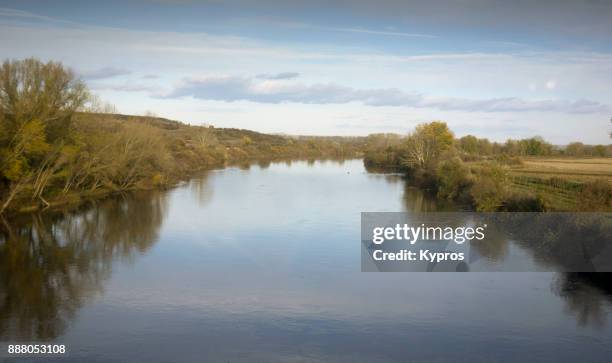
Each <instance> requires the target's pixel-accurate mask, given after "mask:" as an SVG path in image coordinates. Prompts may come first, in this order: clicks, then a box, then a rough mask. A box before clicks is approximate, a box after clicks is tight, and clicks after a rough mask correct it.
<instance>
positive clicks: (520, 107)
mask: <svg viewBox="0 0 612 363" xmlns="http://www.w3.org/2000/svg"><path fill="white" fill-rule="evenodd" d="M280 79H281V80H278V79H274V78H273V79H268V78H264V79H262V78H261V77H254V78H248V77H232V76H223V77H205V78H187V79H184V80H183V81H182V82H181V83H180V84H178V85H177V86H176V87H175V88H174V89H173V90H172V91H170V92H168V93H167V94H165V95H163V96H161V97H163V98H180V97H193V98H196V99H203V100H214V101H227V102H233V101H251V102H259V103H286V102H293V103H303V104H344V103H349V102H360V103H362V104H364V105H368V106H406V107H415V108H432V109H438V110H443V111H468V112H530V111H533V112H561V113H573V114H583V113H608V112H612V108H611V107H610V106H609V105H606V104H602V103H599V102H596V101H589V100H527V99H521V98H517V97H505V98H491V99H481V100H476V99H465V98H452V97H431V96H424V95H422V94H419V93H408V92H405V91H402V90H399V89H397V88H378V89H376V88H374V89H357V88H352V87H346V86H341V85H337V84H334V83H326V84H311V85H307V84H302V83H295V82H286V81H284V79H283V78H280Z"/></svg>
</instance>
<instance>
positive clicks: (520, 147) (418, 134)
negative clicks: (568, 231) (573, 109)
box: [364, 121, 612, 211]
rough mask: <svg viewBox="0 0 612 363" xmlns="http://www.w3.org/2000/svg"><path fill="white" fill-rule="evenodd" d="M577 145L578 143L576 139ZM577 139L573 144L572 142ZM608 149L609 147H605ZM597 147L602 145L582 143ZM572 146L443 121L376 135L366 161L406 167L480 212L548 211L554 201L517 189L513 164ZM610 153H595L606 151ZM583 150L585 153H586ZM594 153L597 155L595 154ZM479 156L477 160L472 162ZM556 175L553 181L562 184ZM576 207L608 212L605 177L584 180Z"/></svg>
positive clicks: (419, 180) (423, 182)
mask: <svg viewBox="0 0 612 363" xmlns="http://www.w3.org/2000/svg"><path fill="white" fill-rule="evenodd" d="M574 144H575V143H574ZM571 145H573V144H570V146H571ZM605 148H606V150H609V148H610V147H609V146H607V147H605ZM585 149H588V150H599V151H601V150H600V149H601V148H600V147H599V146H594V147H592V148H583V149H582V150H583V151H584V150H585ZM574 152H575V149H574V148H573V147H571V148H569V150H568V147H566V148H563V149H560V148H555V147H553V146H552V145H551V144H550V143H547V142H546V141H544V140H543V139H541V138H539V137H534V138H529V139H523V140H508V141H507V142H506V143H504V144H500V143H494V142H490V141H489V140H487V139H479V138H476V137H474V136H465V137H462V138H459V139H456V138H455V137H454V134H453V133H452V132H451V131H450V130H449V128H448V126H447V125H446V123H444V122H439V121H435V122H431V123H427V124H421V125H418V126H417V127H416V128H415V130H414V131H413V132H412V133H410V134H409V135H407V136H400V135H397V134H375V135H370V136H369V137H368V139H367V146H366V153H365V157H364V163H365V165H366V167H368V168H370V169H373V170H385V171H386V170H393V171H399V172H404V173H406V174H407V175H408V176H409V180H410V181H412V182H413V183H415V184H417V185H419V186H421V187H426V188H429V189H432V190H435V191H436V192H437V194H438V196H439V197H441V198H447V199H451V200H456V201H459V202H461V203H464V204H467V205H471V206H472V207H473V208H475V209H477V210H480V211H545V210H550V209H551V206H550V205H547V203H546V202H545V201H544V199H543V198H542V195H539V194H538V193H537V192H529V193H528V192H518V191H516V188H513V181H512V176H511V174H510V170H509V165H514V164H520V163H521V159H520V157H521V156H541V155H553V154H557V155H570V153H574ZM607 152H608V151H606V153H603V154H597V155H596V156H605V155H607ZM583 155H584V154H583ZM594 156H595V155H594ZM474 160H478V161H479V163H476V164H474V163H468V162H469V161H474ZM557 179H558V178H555V179H554V180H552V179H551V181H554V182H555V184H558V183H559V181H558V180H557ZM575 189H578V190H575V191H574V192H575V195H576V198H575V199H576V201H577V205H576V207H575V209H577V210H589V211H609V210H611V209H612V204H611V203H612V188H611V187H610V184H609V183H608V181H607V180H605V179H597V180H594V181H590V182H585V183H582V184H580V185H579V186H578V187H577V188H575Z"/></svg>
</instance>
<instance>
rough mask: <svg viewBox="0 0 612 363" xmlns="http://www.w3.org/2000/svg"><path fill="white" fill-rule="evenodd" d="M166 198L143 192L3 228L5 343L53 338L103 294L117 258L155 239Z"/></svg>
mask: <svg viewBox="0 0 612 363" xmlns="http://www.w3.org/2000/svg"><path fill="white" fill-rule="evenodd" d="M165 209H166V201H165V197H164V195H163V194H160V193H154V194H150V193H143V194H134V195H129V196H124V197H121V198H113V199H108V200H104V201H102V202H100V203H99V204H96V205H95V206H93V207H88V208H86V209H83V210H79V211H76V212H66V213H61V214H32V215H31V216H29V217H28V218H27V220H22V221H19V222H17V221H16V222H15V223H8V222H7V221H3V223H2V226H1V227H0V339H22V340H28V339H42V340H45V339H53V338H55V337H57V336H59V335H61V334H62V333H63V331H64V330H65V328H66V326H67V325H68V324H69V322H70V320H71V319H73V317H74V315H75V313H76V312H77V311H78V309H79V308H80V307H81V306H82V305H83V304H84V303H85V302H86V301H87V299H88V298H90V297H92V296H93V295H94V294H95V293H96V292H99V291H100V289H101V287H102V282H103V281H104V279H105V278H107V277H108V276H109V275H110V271H111V267H112V263H113V261H114V260H115V259H117V258H121V259H125V258H127V259H131V258H133V257H134V254H135V253H143V252H146V251H147V250H148V249H149V248H150V247H151V246H152V245H153V244H154V243H155V241H156V240H157V237H158V236H157V233H158V230H159V227H160V226H161V223H162V220H163V217H164V211H165Z"/></svg>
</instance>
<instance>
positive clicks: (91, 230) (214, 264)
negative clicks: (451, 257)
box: [0, 160, 612, 362]
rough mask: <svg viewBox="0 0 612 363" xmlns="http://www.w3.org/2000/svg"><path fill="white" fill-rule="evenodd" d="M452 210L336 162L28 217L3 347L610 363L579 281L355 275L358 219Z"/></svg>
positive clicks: (258, 170)
mask: <svg viewBox="0 0 612 363" xmlns="http://www.w3.org/2000/svg"><path fill="white" fill-rule="evenodd" d="M455 208H456V207H454V206H452V205H446V204H442V203H440V202H437V201H436V200H434V199H433V198H431V197H429V196H427V195H426V194H425V193H423V192H422V191H420V190H418V189H415V188H412V187H409V186H407V185H406V183H405V181H404V180H403V179H402V177H401V176H399V175H382V174H370V173H368V172H366V170H365V169H364V167H363V163H362V161H361V160H347V161H342V162H337V161H316V162H306V161H295V162H280V163H271V164H260V165H257V164H255V165H252V166H250V167H248V168H227V169H224V170H216V171H211V172H207V173H204V174H202V175H200V176H199V177H196V178H193V179H192V180H190V181H188V182H185V183H183V184H181V185H179V186H178V187H176V188H174V189H172V190H169V191H161V192H141V193H133V194H128V195H124V196H119V197H116V198H109V199H106V200H103V201H99V202H96V203H93V204H91V205H89V206H84V207H82V208H79V209H77V210H73V211H64V212H54V213H43V214H32V215H28V216H23V217H22V218H20V220H19V221H12V222H10V223H8V222H5V223H4V226H3V227H2V229H1V231H2V234H1V235H0V341H28V342H31V341H50V342H58V343H62V344H66V346H67V347H68V350H69V354H68V355H67V356H65V357H61V358H59V359H58V361H63V362H64V361H65V362H85V361H86V362H411V361H417V362H444V361H452V362H516V361H530V362H535V361H540V362H549V361H554V362H575V361H589V362H610V361H612V344H611V343H610V342H612V328H611V327H610V321H609V320H610V318H611V315H610V313H611V312H612V295H611V294H610V291H611V290H610V288H609V285H606V284H605V283H604V284H602V283H601V281H599V282H598V281H594V280H593V279H592V278H590V277H592V276H588V275H587V276H584V275H580V274H566V273H557V272H540V273H474V272H472V273H365V272H360V266H361V263H360V212H362V211H369V212H376V211H391V212H397V211H436V210H453V209H455ZM504 253H505V252H504V251H503V250H502V251H493V252H491V254H492V255H493V256H500V257H499V258H503V255H504ZM599 280H601V279H599ZM0 357H1V355H0ZM11 359H12V358H11ZM30 360H32V361H38V360H35V359H34V358H24V357H22V358H15V359H12V360H8V361H15V362H27V361H30Z"/></svg>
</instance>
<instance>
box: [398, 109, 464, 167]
mask: <svg viewBox="0 0 612 363" xmlns="http://www.w3.org/2000/svg"><path fill="white" fill-rule="evenodd" d="M453 138H454V136H453V133H452V132H451V131H450V130H449V129H448V126H447V125H446V123H445V122H441V121H434V122H430V123H428V124H420V125H418V126H417V127H416V129H415V131H414V132H413V133H412V134H410V135H409V136H408V138H407V139H406V142H405V152H406V156H405V158H404V160H403V163H404V164H405V165H407V166H410V167H413V168H421V169H434V170H435V168H436V167H437V164H438V161H439V159H440V155H441V154H442V153H444V152H445V151H448V150H450V148H451V147H452V145H453Z"/></svg>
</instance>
